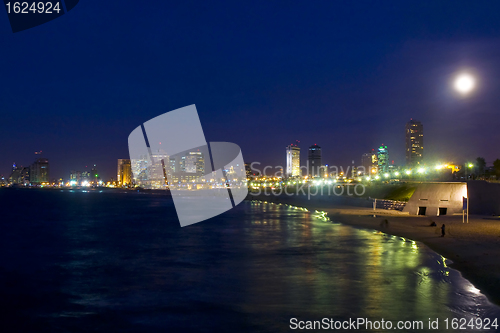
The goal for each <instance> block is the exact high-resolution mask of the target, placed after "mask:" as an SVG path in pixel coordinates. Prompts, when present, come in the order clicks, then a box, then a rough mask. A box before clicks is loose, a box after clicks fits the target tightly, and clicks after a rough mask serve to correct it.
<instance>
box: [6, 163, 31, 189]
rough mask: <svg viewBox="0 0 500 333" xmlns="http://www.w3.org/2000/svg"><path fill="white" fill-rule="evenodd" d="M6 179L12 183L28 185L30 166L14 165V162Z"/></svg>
mask: <svg viewBox="0 0 500 333" xmlns="http://www.w3.org/2000/svg"><path fill="white" fill-rule="evenodd" d="M8 180H9V183H10V184H12V185H24V186H28V185H29V184H30V168H26V167H23V166H16V165H15V164H14V166H13V167H12V173H11V175H10V177H9V179H8Z"/></svg>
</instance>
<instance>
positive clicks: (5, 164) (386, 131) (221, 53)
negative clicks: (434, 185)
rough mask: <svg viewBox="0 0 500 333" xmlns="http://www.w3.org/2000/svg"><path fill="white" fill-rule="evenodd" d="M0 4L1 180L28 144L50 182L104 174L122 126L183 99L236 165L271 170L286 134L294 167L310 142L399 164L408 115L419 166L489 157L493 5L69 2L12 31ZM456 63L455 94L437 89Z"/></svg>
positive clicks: (495, 72) (497, 78)
mask: <svg viewBox="0 0 500 333" xmlns="http://www.w3.org/2000/svg"><path fill="white" fill-rule="evenodd" d="M479 4H481V5H479ZM2 11H3V14H0V41H1V52H0V63H1V64H2V66H1V67H0V77H1V80H2V84H1V90H0V110H1V122H0V126H1V127H0V128H1V131H0V139H1V141H0V142H1V145H0V174H3V175H4V176H8V175H9V174H10V169H11V166H12V163H13V162H16V163H17V164H19V165H21V164H22V165H28V164H30V163H32V162H33V160H34V159H35V157H36V155H35V154H34V152H35V151H40V150H42V151H43V156H44V157H47V158H49V160H50V163H51V178H59V177H64V178H68V177H69V173H70V171H71V170H84V169H85V166H89V168H90V167H91V166H92V165H93V164H97V167H98V169H99V170H100V174H101V175H102V176H103V177H104V178H105V179H107V178H109V177H116V159H118V158H128V147H127V138H128V135H129V134H130V132H131V131H132V130H133V129H134V128H136V127H137V126H139V125H140V124H141V123H143V122H145V121H147V120H149V119H151V118H153V117H155V116H157V115H160V114H162V113H165V112H167V111H171V110H174V109H177V108H180V107H184V106H187V105H191V104H196V107H197V109H198V113H199V115H200V119H201V122H202V125H203V127H204V132H205V136H206V138H207V141H229V142H234V143H237V144H238V145H240V147H241V148H242V151H243V156H244V158H245V161H246V162H252V161H260V162H262V163H264V164H270V165H284V164H285V146H286V145H288V144H289V143H292V142H295V140H300V146H301V148H303V149H304V150H303V153H302V158H303V160H304V161H305V156H306V148H307V147H308V146H310V145H312V144H314V143H317V144H318V145H320V146H321V147H322V148H323V161H324V163H327V164H330V165H334V164H335V165H348V164H350V163H351V160H353V159H354V160H355V162H356V164H359V163H360V157H361V154H362V153H364V152H366V151H368V150H370V149H371V148H375V147H377V146H378V145H380V144H382V143H383V144H385V145H387V146H388V147H389V152H390V159H391V160H394V161H395V163H396V164H403V163H404V127H405V123H406V122H407V121H408V120H409V119H410V118H414V119H417V120H420V121H422V123H423V124H424V133H425V136H424V140H425V157H426V159H427V161H428V162H430V161H441V162H446V161H455V162H456V163H462V162H463V161H465V160H466V159H475V158H476V157H478V156H483V157H485V158H486V161H487V163H488V165H491V163H492V162H493V160H494V159H496V158H500V150H499V149H498V142H499V141H500V130H499V126H498V125H499V124H500V120H499V111H500V110H499V107H500V93H499V89H500V2H497V1H491V2H481V3H479V2H476V3H474V2H468V3H465V2H463V3H462V2H458V1H427V2H426V1H413V2H411V4H410V3H409V2H406V1H404V2H403V1H395V2H392V3H391V2H372V1H370V2H364V1H355V2H354V1H342V2H340V1H338V2H333V1H325V2H301V3H300V4H299V3H295V2H292V1H280V2H272V3H270V2H268V1H265V2H256V1H251V2H237V1H228V2H225V3H222V2H216V3H212V2H208V1H198V2H193V1H179V2H169V1H123V0H122V1H102V0H100V1H97V0H82V1H80V3H79V4H78V6H77V7H75V8H74V9H73V10H72V11H70V12H69V13H67V14H66V15H63V16H62V17H60V18H58V19H56V20H54V21H51V22H49V23H47V24H43V25H41V26H38V27H35V28H32V29H29V30H26V31H23V32H19V33H15V34H14V33H12V31H11V29H10V26H9V22H8V19H7V14H6V12H5V11H4V10H3V9H2ZM464 70H466V71H468V72H469V73H473V74H474V75H476V77H477V79H478V86H477V89H476V90H475V91H474V92H473V93H472V94H471V95H470V96H467V97H462V96H459V95H458V94H457V93H456V92H454V90H453V89H452V85H451V82H450V81H451V80H452V79H453V77H454V76H455V75H456V74H457V73H459V72H461V71H464ZM179 140H182V138H179Z"/></svg>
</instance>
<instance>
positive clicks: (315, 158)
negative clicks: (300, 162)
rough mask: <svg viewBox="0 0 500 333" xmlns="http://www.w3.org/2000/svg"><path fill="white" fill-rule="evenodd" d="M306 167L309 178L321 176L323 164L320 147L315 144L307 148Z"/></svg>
mask: <svg viewBox="0 0 500 333" xmlns="http://www.w3.org/2000/svg"><path fill="white" fill-rule="evenodd" d="M307 167H308V176H309V177H311V178H313V177H322V176H323V164H322V163H321V147H320V146H318V145H317V144H314V145H312V146H311V147H309V153H308V155H307Z"/></svg>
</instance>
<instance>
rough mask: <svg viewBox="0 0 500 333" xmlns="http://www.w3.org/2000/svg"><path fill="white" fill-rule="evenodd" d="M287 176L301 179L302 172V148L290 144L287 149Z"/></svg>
mask: <svg viewBox="0 0 500 333" xmlns="http://www.w3.org/2000/svg"><path fill="white" fill-rule="evenodd" d="M286 176H287V177H299V176H301V170H300V148H299V147H298V146H297V145H294V144H290V145H289V146H287V147H286Z"/></svg>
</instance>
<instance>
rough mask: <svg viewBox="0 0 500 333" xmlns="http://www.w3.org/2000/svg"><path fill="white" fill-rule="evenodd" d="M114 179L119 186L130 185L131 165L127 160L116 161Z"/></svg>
mask: <svg viewBox="0 0 500 333" xmlns="http://www.w3.org/2000/svg"><path fill="white" fill-rule="evenodd" d="M116 179H117V181H118V185H119V186H130V185H132V165H131V164H130V160H129V159H119V160H118V173H117V177H116Z"/></svg>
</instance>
